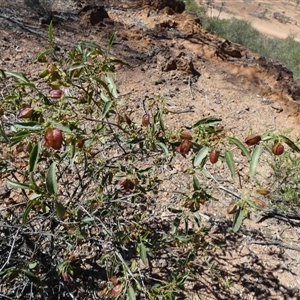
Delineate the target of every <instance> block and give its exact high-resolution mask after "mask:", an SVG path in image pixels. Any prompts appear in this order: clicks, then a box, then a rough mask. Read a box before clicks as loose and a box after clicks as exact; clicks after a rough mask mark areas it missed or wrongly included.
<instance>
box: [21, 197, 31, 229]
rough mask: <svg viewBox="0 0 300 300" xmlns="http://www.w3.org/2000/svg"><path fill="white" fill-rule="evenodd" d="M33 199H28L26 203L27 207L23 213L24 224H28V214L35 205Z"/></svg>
mask: <svg viewBox="0 0 300 300" xmlns="http://www.w3.org/2000/svg"><path fill="white" fill-rule="evenodd" d="M33 203H34V202H33V201H28V202H27V205H26V208H25V210H24V213H23V216H22V223H23V224H26V223H27V219H28V215H29V213H30V211H31V209H32V207H33Z"/></svg>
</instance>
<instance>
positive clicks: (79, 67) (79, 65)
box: [69, 64, 86, 72]
mask: <svg viewBox="0 0 300 300" xmlns="http://www.w3.org/2000/svg"><path fill="white" fill-rule="evenodd" d="M85 67H86V64H75V65H73V66H71V67H70V69H69V71H70V72H72V71H74V70H78V69H82V68H85Z"/></svg>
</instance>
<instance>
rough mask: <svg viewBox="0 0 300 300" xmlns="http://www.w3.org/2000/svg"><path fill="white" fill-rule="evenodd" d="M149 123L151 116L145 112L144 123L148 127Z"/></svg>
mask: <svg viewBox="0 0 300 300" xmlns="http://www.w3.org/2000/svg"><path fill="white" fill-rule="evenodd" d="M149 124H150V117H149V115H148V114H144V115H143V117H142V125H143V126H145V127H146V126H148V125H149Z"/></svg>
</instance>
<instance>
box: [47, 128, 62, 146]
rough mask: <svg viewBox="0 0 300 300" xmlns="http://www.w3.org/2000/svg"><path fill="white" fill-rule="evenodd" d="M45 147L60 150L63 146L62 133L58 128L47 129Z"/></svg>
mask: <svg viewBox="0 0 300 300" xmlns="http://www.w3.org/2000/svg"><path fill="white" fill-rule="evenodd" d="M44 138H45V143H44V146H45V147H47V148H53V149H55V150H59V149H60V148H61V145H62V140H63V135H62V131H61V130H60V129H58V128H47V129H46V132H45V135H44Z"/></svg>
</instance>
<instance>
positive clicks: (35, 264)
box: [28, 262, 38, 270]
mask: <svg viewBox="0 0 300 300" xmlns="http://www.w3.org/2000/svg"><path fill="white" fill-rule="evenodd" d="M37 265H38V264H37V262H31V263H28V268H29V269H31V270H32V269H35V268H36V267H37Z"/></svg>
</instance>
